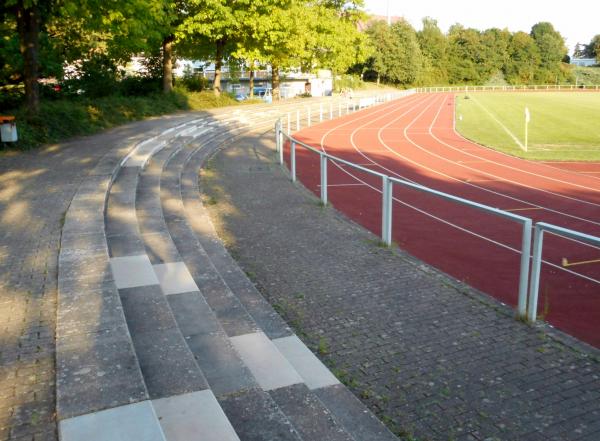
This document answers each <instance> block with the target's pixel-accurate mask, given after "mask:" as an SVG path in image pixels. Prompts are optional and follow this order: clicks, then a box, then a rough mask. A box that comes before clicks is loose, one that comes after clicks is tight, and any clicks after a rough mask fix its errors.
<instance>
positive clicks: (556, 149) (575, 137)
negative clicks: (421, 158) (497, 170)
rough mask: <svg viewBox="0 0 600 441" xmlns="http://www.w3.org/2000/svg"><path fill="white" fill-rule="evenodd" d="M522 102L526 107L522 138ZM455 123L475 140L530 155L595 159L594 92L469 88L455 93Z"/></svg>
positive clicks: (599, 139)
mask: <svg viewBox="0 0 600 441" xmlns="http://www.w3.org/2000/svg"><path fill="white" fill-rule="evenodd" d="M525 107H528V108H529V111H530V112H531V122H530V123H529V142H528V146H527V147H528V148H527V152H525V150H524V144H525ZM456 128H457V130H458V131H459V133H461V134H462V135H463V136H465V137H466V138H468V139H471V140H473V141H475V142H477V143H479V144H483V145H486V146H488V147H491V148H494V149H496V150H500V151H503V152H506V153H509V154H512V155H515V156H519V157H522V158H527V159H536V160H564V161H566V160H571V161H600V93H595V92H531V93H523V92H517V93H508V92H496V93H470V94H469V95H468V99H466V98H465V95H464V94H458V95H457V97H456Z"/></svg>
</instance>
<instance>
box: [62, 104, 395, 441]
mask: <svg viewBox="0 0 600 441" xmlns="http://www.w3.org/2000/svg"><path fill="white" fill-rule="evenodd" d="M293 106H294V104H291V105H290V104H287V105H280V106H279V107H278V108H273V107H272V106H268V107H267V106H262V107H260V108H259V109H256V108H248V109H247V110H235V111H221V112H218V113H216V114H213V115H206V116H203V117H196V118H191V117H190V118H189V120H187V121H186V122H184V123H183V124H179V125H178V126H175V127H173V128H171V129H169V130H167V131H163V132H161V133H157V134H154V136H152V137H149V138H148V139H146V140H144V141H143V142H141V143H139V144H138V145H136V146H135V147H134V148H133V149H130V151H126V150H127V148H126V147H123V148H120V149H116V150H114V151H111V152H109V153H107V155H106V156H105V158H103V160H102V161H101V162H100V163H99V164H98V166H97V167H96V170H95V171H94V173H92V174H91V175H90V179H89V180H88V181H87V182H86V183H85V184H84V185H82V186H81V188H80V189H79V191H78V193H77V194H76V196H75V198H74V199H73V202H72V204H71V207H70V208H69V211H68V213H67V215H66V218H65V225H64V229H63V237H62V242H61V252H60V257H59V320H58V329H57V336H58V337H57V371H58V372H57V377H58V378H57V391H58V392H57V397H58V398H57V413H58V418H59V421H60V422H59V436H60V438H61V439H62V440H64V441H72V440H82V439H86V440H89V441H95V440H113V439H122V440H130V439H131V440H169V441H179V440H192V439H198V435H199V434H200V439H203V440H205V439H206V440H214V441H217V440H218V441H228V440H232V441H233V440H257V441H258V440H290V441H291V440H296V441H299V440H305V441H308V440H332V441H337V440H340V441H342V440H343V441H362V440H373V441H379V440H381V441H384V440H386V441H387V440H395V439H396V437H395V436H394V435H392V434H391V432H389V431H388V430H387V428H385V426H383V425H382V424H381V423H380V422H379V421H378V420H377V419H376V418H375V417H374V416H373V415H372V414H371V413H370V412H369V411H368V410H367V409H366V408H365V407H364V406H363V405H362V403H360V401H359V400H357V399H356V398H355V397H354V395H352V394H351V393H350V392H349V391H348V390H347V389H346V388H345V387H344V386H343V385H341V384H340V383H339V382H338V380H337V379H336V378H335V377H334V376H333V375H332V374H331V372H330V371H329V370H328V369H327V368H326V367H325V366H324V365H323V364H322V363H321V362H320V361H319V360H318V359H317V358H316V357H315V355H314V354H312V352H310V350H309V349H308V348H307V347H306V346H305V345H304V344H303V343H302V342H301V341H300V339H299V338H298V337H296V336H295V335H294V334H293V332H292V331H291V330H290V328H289V327H288V326H287V325H286V323H285V322H284V321H283V320H282V319H281V317H280V316H279V315H278V314H277V313H276V312H275V311H274V310H273V308H272V307H271V306H270V305H269V304H268V302H267V301H266V300H265V299H264V298H263V297H262V296H261V294H260V293H259V292H258V291H257V290H256V288H255V287H254V285H253V284H252V283H251V282H250V281H249V280H248V279H247V277H246V275H245V274H244V273H243V271H242V270H241V269H240V268H239V267H238V266H237V264H236V263H235V261H234V260H233V259H232V258H231V256H230V255H229V254H228V253H227V251H226V249H225V248H224V246H223V245H222V243H221V242H220V240H219V238H218V237H217V235H216V233H215V230H214V228H213V226H212V223H211V221H210V219H209V217H208V215H207V213H206V210H205V208H204V206H203V204H202V200H201V196H200V191H199V183H198V171H199V169H200V167H201V166H202V165H203V164H204V162H205V161H206V160H207V158H209V157H210V156H211V155H212V154H213V153H214V152H215V151H216V150H217V149H218V148H220V147H222V146H225V145H227V144H228V143H231V142H233V141H234V140H235V139H236V138H237V137H239V136H241V135H243V134H246V133H248V132H249V131H250V130H252V129H260V128H263V129H268V128H270V127H272V126H273V124H274V122H275V119H276V118H277V116H278V115H279V114H281V113H283V112H286V111H288V109H291V108H293Z"/></svg>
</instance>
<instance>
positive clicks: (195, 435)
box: [152, 390, 239, 441]
mask: <svg viewBox="0 0 600 441" xmlns="http://www.w3.org/2000/svg"><path fill="white" fill-rule="evenodd" d="M152 404H153V405H154V408H155V409H156V414H157V415H158V418H159V421H160V425H161V426H162V428H163V430H164V433H165V435H166V438H167V440H168V441H191V440H202V441H239V437H238V436H237V434H236V433H235V430H234V429H233V427H232V426H231V423H230V422H229V420H228V419H227V416H226V415H225V413H224V412H223V409H221V406H220V405H219V403H218V402H217V400H216V398H215V396H214V395H213V393H212V392H211V391H210V390H204V391H200V392H192V393H189V394H184V395H178V396H175V397H168V398H161V399H159V400H153V401H152Z"/></svg>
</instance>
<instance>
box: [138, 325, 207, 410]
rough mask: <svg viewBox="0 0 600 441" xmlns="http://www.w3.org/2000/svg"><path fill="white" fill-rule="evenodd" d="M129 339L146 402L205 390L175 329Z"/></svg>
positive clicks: (201, 379)
mask: <svg viewBox="0 0 600 441" xmlns="http://www.w3.org/2000/svg"><path fill="white" fill-rule="evenodd" d="M131 337H132V339H133V344H134V346H135V351H136V354H137V357H138V360H139V363H140V368H141V370H142V373H143V375H144V381H145V383H146V386H147V387H148V393H149V395H150V398H152V399H156V398H163V397H170V396H172V395H179V394H183V393H186V392H194V391H198V390H204V389H207V388H208V384H207V383H206V379H205V378H204V375H203V374H202V372H201V371H200V369H199V368H198V365H197V364H196V362H195V360H194V357H193V355H192V353H191V352H190V350H189V349H188V347H187V346H186V344H185V341H184V340H183V337H182V336H181V333H180V332H179V330H178V329H167V330H161V331H154V332H143V333H139V334H132V336H131Z"/></svg>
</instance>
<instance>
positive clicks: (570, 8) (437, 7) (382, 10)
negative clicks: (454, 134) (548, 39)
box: [365, 0, 600, 55]
mask: <svg viewBox="0 0 600 441" xmlns="http://www.w3.org/2000/svg"><path fill="white" fill-rule="evenodd" d="M388 2H389V7H390V14H391V15H392V16H400V17H404V18H406V19H407V20H408V21H409V22H410V23H411V24H412V25H413V26H414V27H415V28H416V29H417V30H418V29H420V28H421V19H422V18H423V17H427V16H429V17H432V18H435V19H436V20H437V21H438V25H439V26H440V28H441V29H442V31H444V32H446V31H447V30H448V28H449V27H450V26H451V25H453V24H454V23H460V24H462V25H464V26H465V27H472V28H476V29H487V28H492V27H495V28H501V29H503V28H508V29H509V30H510V31H512V32H515V31H524V32H529V31H530V30H531V27H532V26H533V25H534V24H535V23H537V22H540V21H549V22H550V23H552V24H553V25H554V28H555V29H556V30H558V31H559V32H560V33H561V34H562V36H563V37H565V39H566V42H567V47H568V48H569V55H571V54H572V53H573V48H574V47H575V44H577V43H578V42H579V43H582V44H587V43H589V42H590V40H591V39H592V37H593V36H594V35H596V34H600V0H579V1H574V2H573V3H570V2H567V3H564V2H560V1H552V0H546V1H543V0H542V1H540V0H502V1H500V2H489V1H485V0H479V1H477V0H453V1H444V0H441V1H440V0H402V1H400V0H365V9H366V10H367V11H368V12H370V13H373V14H377V15H386V14H387V12H386V11H387V5H388Z"/></svg>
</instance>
